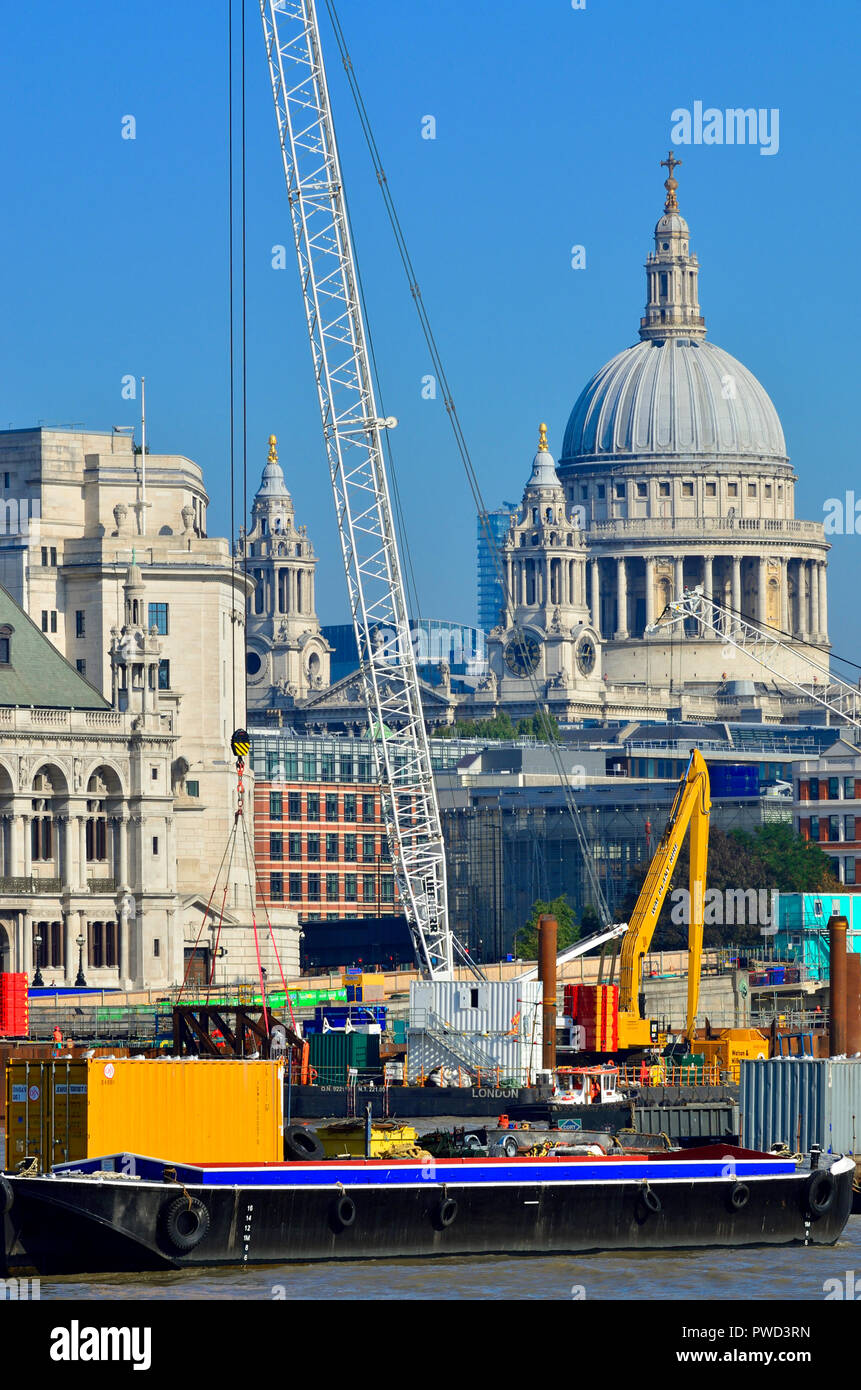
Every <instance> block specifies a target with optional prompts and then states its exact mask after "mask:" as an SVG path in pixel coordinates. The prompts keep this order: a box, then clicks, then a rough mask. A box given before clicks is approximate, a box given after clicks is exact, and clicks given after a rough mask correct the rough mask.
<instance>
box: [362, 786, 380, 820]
mask: <svg viewBox="0 0 861 1390" xmlns="http://www.w3.org/2000/svg"><path fill="white" fill-rule="evenodd" d="M374 803H375V798H374V797H373V796H372V795H368V794H367V793H366V794H365V795H364V796H363V797H362V820H363V821H371V820H376V814H375V813H376V809H377V808H376V806H375V804H374Z"/></svg>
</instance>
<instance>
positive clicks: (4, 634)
mask: <svg viewBox="0 0 861 1390" xmlns="http://www.w3.org/2000/svg"><path fill="white" fill-rule="evenodd" d="M14 631H15V629H14V628H13V627H12V626H11V624H9V623H4V624H3V626H2V627H0V666H8V665H9V664H10V663H11V661H12V633H13V632H14Z"/></svg>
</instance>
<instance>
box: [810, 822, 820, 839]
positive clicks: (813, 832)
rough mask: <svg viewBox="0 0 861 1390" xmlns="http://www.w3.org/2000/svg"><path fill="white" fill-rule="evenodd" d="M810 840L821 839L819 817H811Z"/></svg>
mask: <svg viewBox="0 0 861 1390" xmlns="http://www.w3.org/2000/svg"><path fill="white" fill-rule="evenodd" d="M810 838H811V840H818V839H819V817H818V816H811V817H810Z"/></svg>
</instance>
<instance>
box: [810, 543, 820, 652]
mask: <svg viewBox="0 0 861 1390" xmlns="http://www.w3.org/2000/svg"><path fill="white" fill-rule="evenodd" d="M810 632H811V636H812V637H813V640H814V642H818V641H819V562H818V560H811V561H810Z"/></svg>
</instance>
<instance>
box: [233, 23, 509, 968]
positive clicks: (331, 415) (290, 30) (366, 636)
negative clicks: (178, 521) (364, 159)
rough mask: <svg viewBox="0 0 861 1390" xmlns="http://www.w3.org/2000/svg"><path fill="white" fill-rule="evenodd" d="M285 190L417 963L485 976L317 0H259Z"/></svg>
mask: <svg viewBox="0 0 861 1390" xmlns="http://www.w3.org/2000/svg"><path fill="white" fill-rule="evenodd" d="M260 12H261V17H262V20H263V33H264V37H265V40H266V51H267V55H268V59H269V73H270V77H271V80H272V93H273V96H274V99H275V112H276V116H277V121H278V135H279V140H280V144H281V156H282V161H283V165H284V176H285V179H286V182H287V196H288V199H289V203H290V213H291V216H292V220H293V233H294V237H295V242H296V252H297V255H298V259H299V274H300V278H301V282H302V292H303V296H304V302H305V314H306V318H307V323H308V335H309V338H310V341H311V353H312V357H313V362H314V375H315V378H316V382H317V393H318V397H319V404H320V414H321V417H322V421H323V436H324V439H325V444H326V453H327V458H328V463H329V473H330V477H331V482H332V489H333V492H334V497H335V511H336V515H337V521H338V531H339V534H340V540H341V550H342V554H343V559H344V568H345V570H346V574H347V587H348V591H349V598H350V608H351V612H352V618H353V625H354V628H355V632H356V641H357V644H358V649H359V658H360V667H361V676H362V683H363V688H364V698H365V705H366V708H367V710H368V714H369V718H370V723H371V742H372V745H373V749H374V756H375V760H376V771H377V779H378V781H379V784H380V786H381V788H382V801H383V814H384V818H385V824H386V831H387V834H388V839H389V845H390V847H391V851H392V859H393V863H394V870H395V876H396V880H397V883H398V888H399V890H400V894H401V899H402V901H403V904H404V910H405V912H406V917H407V921H408V923H409V926H410V930H411V932H412V936H413V944H414V947H415V952H416V958H417V961H418V964H419V968H420V970H421V971H422V973H423V974H424V975H425V976H426V977H427V978H428V979H430V980H446V979H448V980H450V979H452V978H453V967H454V957H455V954H457V955H458V956H459V958H460V959H462V960H463V961H464V962H465V963H466V964H468V965H470V967H471V968H472V970H473V972H474V973H475V974H476V975H478V976H479V977H483V974H482V972H481V970H480V969H479V967H478V966H477V965H476V964H475V963H474V962H473V961H471V960H470V958H469V956H468V955H467V953H466V952H465V951H464V950H463V947H461V946H460V944H459V943H458V942H457V941H456V940H455V938H454V936H453V934H452V932H451V930H450V928H449V922H448V903H447V894H446V864H445V851H444V847H443V838H442V826H441V820H440V812H439V804H438V802H437V796H436V788H435V785H434V779H433V771H432V768H431V759H430V749H429V747H428V739H427V732H426V729H425V725H424V719H423V716H422V703H421V693H420V689H419V679H418V671H417V669H416V663H415V656H414V652H413V647H412V642H411V634H410V627H409V620H408V615H407V606H406V599H405V594H404V584H403V579H402V574H401V563H400V559H399V556H398V547H397V542H396V536H395V526H394V521H393V516H392V506H391V500H390V497H389V487H388V481H387V478H386V470H385V465H384V462H383V452H382V443H381V431H382V430H383V429H389V428H392V427H393V426H394V425H396V424H397V421H396V420H394V419H391V418H390V419H385V420H381V419H380V418H379V415H378V411H377V406H376V401H375V399H374V387H373V380H372V374H371V369H370V361H369V354H368V345H367V337H366V332H365V324H364V320H363V315H362V308H361V302H360V293H359V281H358V275H357V271H356V263H355V256H354V251H353V246H352V240H351V237H350V231H349V224H348V217H347V207H346V201H345V197H344V188H343V182H342V179H341V169H340V161H339V158H338V147H337V143H336V140H335V130H334V125H333V122H332V112H331V106H330V102H329V92H328V87H327V82H326V72H325V67H324V64H323V57H322V51H321V46H320V33H319V27H318V23H317V14H316V9H315V5H314V0H260Z"/></svg>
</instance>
